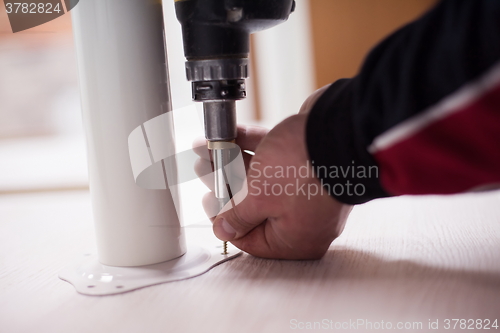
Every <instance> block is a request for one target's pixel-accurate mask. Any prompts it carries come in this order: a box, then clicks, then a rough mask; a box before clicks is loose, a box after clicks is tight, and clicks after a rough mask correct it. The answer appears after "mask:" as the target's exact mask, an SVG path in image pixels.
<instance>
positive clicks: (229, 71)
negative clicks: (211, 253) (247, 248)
mask: <svg viewBox="0 0 500 333" xmlns="http://www.w3.org/2000/svg"><path fill="white" fill-rule="evenodd" d="M294 8H295V1H294V0H175V11H176V15H177V19H178V20H179V22H180V23H181V25H182V37H183V44H184V55H185V56H186V60H187V61H186V76H187V79H188V81H191V82H192V83H191V85H192V98H193V100H194V101H197V102H202V103H203V113H204V122H205V124H204V125H205V137H206V139H207V141H208V149H209V150H210V152H211V157H212V162H213V165H214V176H215V191H214V192H215V193H214V194H215V197H216V198H217V199H218V201H219V205H220V209H222V207H224V206H225V205H226V204H227V202H228V201H229V200H230V199H231V197H232V193H231V189H230V187H229V182H228V176H227V174H226V172H225V169H224V166H225V165H227V164H228V163H229V162H230V161H231V160H232V159H234V158H235V156H231V154H234V149H231V147H234V145H231V144H230V143H232V142H234V140H235V139H236V135H237V128H236V101H237V100H241V99H243V98H245V97H246V87H245V78H247V77H248V62H249V61H248V55H249V52H250V34H251V33H253V32H256V31H259V30H264V29H267V28H270V27H272V26H275V25H277V24H279V23H282V22H284V21H286V20H287V19H288V16H289V15H290V13H292V12H293V10H294ZM225 245H226V244H225Z"/></svg>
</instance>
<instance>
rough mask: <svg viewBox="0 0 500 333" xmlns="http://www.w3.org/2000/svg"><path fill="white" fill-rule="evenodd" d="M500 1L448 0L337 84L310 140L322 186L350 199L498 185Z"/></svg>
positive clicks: (319, 107) (314, 116) (318, 111)
mask: <svg viewBox="0 0 500 333" xmlns="http://www.w3.org/2000/svg"><path fill="white" fill-rule="evenodd" d="M499 59H500V1H498V0H474V1H470V0H445V1H441V2H440V3H438V5H437V6H436V7H434V8H433V9H432V10H431V11H429V12H428V13H427V14H425V15H424V16H422V17H421V18H420V19H418V20H417V21H415V22H412V23H410V24H408V25H407V26H405V27H403V28H401V29H400V30H398V31H396V32H395V33H394V34H392V35H391V36H389V37H388V38H387V39H385V40H384V41H383V42H382V43H380V44H379V45H378V46H377V47H376V48H375V49H373V50H372V51H371V52H370V54H369V55H368V57H367V59H366V60H365V62H364V64H363V66H362V68H361V71H360V73H359V74H358V75H357V76H356V77H354V78H352V79H344V80H339V81H337V82H335V83H333V84H332V85H331V86H330V87H329V88H328V89H327V90H326V91H325V92H324V93H323V95H322V96H321V97H320V98H319V100H318V101H317V102H316V104H315V105H314V107H313V108H312V110H311V113H310V115H309V118H308V123H307V129H306V139H307V147H308V151H309V156H310V160H311V163H312V165H313V168H314V171H315V173H316V175H317V176H318V178H319V179H320V181H321V182H322V184H323V185H324V187H325V188H326V189H327V190H328V191H329V192H330V194H331V195H333V196H334V197H336V198H337V199H338V200H340V201H341V202H344V203H349V204H359V203H364V202H367V201H369V200H372V199H375V198H381V197H386V196H391V195H401V194H449V193H458V192H464V191H470V190H475V189H483V188H488V187H490V188H491V187H495V186H497V185H498V184H500V63H499Z"/></svg>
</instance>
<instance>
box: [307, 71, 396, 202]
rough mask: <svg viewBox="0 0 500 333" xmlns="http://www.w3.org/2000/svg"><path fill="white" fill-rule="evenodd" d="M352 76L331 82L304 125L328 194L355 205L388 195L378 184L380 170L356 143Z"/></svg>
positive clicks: (315, 167) (316, 170) (313, 162)
mask: <svg viewBox="0 0 500 333" xmlns="http://www.w3.org/2000/svg"><path fill="white" fill-rule="evenodd" d="M353 80H354V79H342V80H338V81H336V82H335V83H333V84H332V85H331V86H330V87H329V88H328V89H327V90H326V91H325V92H324V93H323V94H322V95H321V97H320V98H319V99H318V101H317V102H316V103H315V104H314V106H313V107H312V109H311V111H310V113H309V117H308V120H307V125H306V144H307V149H308V152H309V159H310V162H311V166H312V168H313V171H314V173H315V175H316V177H318V179H319V180H320V182H321V185H322V186H323V187H324V188H325V190H326V191H328V193H329V194H330V195H331V196H333V197H334V198H335V199H337V200H338V201H340V202H342V203H345V204H350V205H355V204H362V203H365V202H367V201H370V200H373V199H376V198H382V197H388V196H389V194H388V193H387V192H386V191H385V190H384V189H383V188H382V185H381V184H380V179H379V175H380V170H379V167H378V165H377V163H376V162H375V160H374V159H373V157H372V156H371V155H370V153H369V152H368V150H367V146H368V145H367V144H366V143H363V142H358V141H359V140H357V138H359V137H361V136H357V135H356V133H357V130H356V126H355V124H354V121H353V120H354V117H353V116H354V114H353V113H354V109H353V104H354V103H353V97H352V96H353V93H352V86H353V83H354V81H353Z"/></svg>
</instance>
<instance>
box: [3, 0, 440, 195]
mask: <svg viewBox="0 0 500 333" xmlns="http://www.w3.org/2000/svg"><path fill="white" fill-rule="evenodd" d="M83 1H85V0H83ZM296 2H297V9H296V11H295V13H293V14H292V15H291V16H290V20H289V21H288V22H286V23H285V24H282V25H280V26H278V27H276V28H273V29H270V30H268V31H264V32H261V33H258V34H256V35H254V36H253V37H252V55H251V61H252V63H251V79H250V81H249V82H248V83H249V88H248V98H247V100H246V101H244V102H239V104H240V105H239V106H238V117H239V121H240V122H242V123H248V124H260V125H263V126H268V127H272V126H274V125H275V124H276V123H278V122H279V121H281V120H283V119H284V118H286V117H287V116H289V115H291V114H294V113H296V112H297V111H298V110H299V108H300V105H301V103H302V102H303V101H304V99H305V98H307V96H308V95H309V94H310V93H312V92H313V91H314V90H315V89H317V88H319V87H321V86H323V85H325V84H328V83H331V82H333V81H335V80H337V79H339V78H343V77H351V76H353V75H355V74H356V72H357V71H358V69H359V67H360V64H361V63H362V61H363V59H364V57H365V56H366V54H367V52H368V51H369V50H370V49H371V48H372V47H373V46H374V45H375V44H376V43H377V42H379V41H380V40H381V39H383V38H384V37H386V36H387V35H388V34H389V33H391V32H392V31H394V30H395V29H396V28H398V27H400V26H402V25H403V24H405V23H407V22H408V21H410V20H412V19H414V18H416V17H418V16H419V15H421V14H422V13H423V12H425V11H426V10H427V9H428V8H429V7H431V6H432V5H433V4H434V3H435V2H436V0H404V1H402V0H296ZM164 7H165V9H164V10H165V22H166V23H165V24H166V35H167V47H168V57H169V59H168V60H169V66H170V75H171V82H170V84H171V89H172V95H173V102H174V109H178V108H181V107H183V106H186V105H187V104H188V103H190V85H189V83H188V82H187V81H186V80H185V76H184V75H185V74H184V58H183V53H182V44H181V33H180V25H179V24H178V22H177V21H176V20H175V14H174V12H173V1H171V0H167V1H164ZM86 188H87V171H86V159H85V143H84V138H83V129H82V123H81V110H80V100H79V88H78V78H77V65H76V59H75V52H74V46H73V37H72V31H71V16H70V15H68V14H66V15H63V16H61V17H59V18H57V19H55V20H53V21H51V22H48V23H46V24H43V25H41V26H38V27H35V28H32V29H29V30H26V31H22V32H18V33H15V34H13V33H12V31H11V28H10V25H9V21H8V17H7V14H6V12H5V7H4V6H3V5H0V194H12V193H25V192H33V191H35V192H38V191H57V190H71V189H86Z"/></svg>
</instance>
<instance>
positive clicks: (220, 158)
mask: <svg viewBox="0 0 500 333" xmlns="http://www.w3.org/2000/svg"><path fill="white" fill-rule="evenodd" d="M212 160H213V163H214V178H215V179H214V180H215V191H214V192H215V197H216V198H217V200H218V201H219V212H220V211H222V209H223V208H224V206H225V205H226V204H227V203H228V202H229V201H231V203H232V206H233V208H234V203H233V202H232V199H233V193H232V191H231V186H230V183H229V179H228V177H227V173H226V170H225V166H226V165H228V163H229V161H230V150H229V149H227V148H214V149H212ZM222 254H224V255H226V254H228V252H227V241H224V242H223V252H222Z"/></svg>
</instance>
